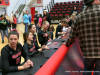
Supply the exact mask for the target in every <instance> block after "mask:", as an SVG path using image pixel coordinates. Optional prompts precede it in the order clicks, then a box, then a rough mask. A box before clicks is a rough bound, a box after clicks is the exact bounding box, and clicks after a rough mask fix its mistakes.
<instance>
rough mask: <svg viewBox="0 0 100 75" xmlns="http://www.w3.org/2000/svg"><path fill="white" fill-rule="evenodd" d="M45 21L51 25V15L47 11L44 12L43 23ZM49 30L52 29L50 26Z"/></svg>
mask: <svg viewBox="0 0 100 75" xmlns="http://www.w3.org/2000/svg"><path fill="white" fill-rule="evenodd" d="M44 21H48V22H49V24H50V25H51V16H50V15H49V13H47V11H46V10H44V12H43V22H44ZM49 28H50V26H49ZM49 28H48V30H49Z"/></svg>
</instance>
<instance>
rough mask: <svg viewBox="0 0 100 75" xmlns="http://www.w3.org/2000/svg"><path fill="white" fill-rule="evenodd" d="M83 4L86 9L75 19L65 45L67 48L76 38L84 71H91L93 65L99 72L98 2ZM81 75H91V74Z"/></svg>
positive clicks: (99, 73)
mask: <svg viewBox="0 0 100 75" xmlns="http://www.w3.org/2000/svg"><path fill="white" fill-rule="evenodd" d="M84 3H85V5H86V6H87V8H86V9H85V10H84V11H83V12H81V13H79V14H78V15H77V17H76V18H75V20H74V23H73V24H72V26H71V32H70V35H69V37H68V39H67V40H66V42H65V45H66V46H67V47H69V46H70V45H71V44H73V42H75V38H77V37H78V38H79V44H80V48H81V50H82V52H83V57H84V58H85V59H84V71H92V70H93V67H94V64H95V67H94V71H100V6H99V4H100V1H99V0H84ZM83 75H91V72H84V73H83ZM94 75H100V72H94Z"/></svg>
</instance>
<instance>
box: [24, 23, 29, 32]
mask: <svg viewBox="0 0 100 75" xmlns="http://www.w3.org/2000/svg"><path fill="white" fill-rule="evenodd" d="M24 25H25V32H27V31H28V26H27V25H28V23H24Z"/></svg>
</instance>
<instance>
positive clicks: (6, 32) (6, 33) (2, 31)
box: [1, 30, 8, 41]
mask: <svg viewBox="0 0 100 75" xmlns="http://www.w3.org/2000/svg"><path fill="white" fill-rule="evenodd" d="M4 33H5V35H6V36H7V38H8V30H1V36H2V41H4Z"/></svg>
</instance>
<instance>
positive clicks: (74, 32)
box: [65, 20, 78, 47]
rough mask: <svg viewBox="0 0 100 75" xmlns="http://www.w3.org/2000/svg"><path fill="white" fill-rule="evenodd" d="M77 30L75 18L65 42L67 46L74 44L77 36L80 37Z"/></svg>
mask: <svg viewBox="0 0 100 75" xmlns="http://www.w3.org/2000/svg"><path fill="white" fill-rule="evenodd" d="M77 31H78V28H77V23H76V20H74V22H73V23H72V26H71V31H70V34H69V37H68V39H67V40H66V42H65V43H66V46H67V47H69V46H70V45H72V44H73V43H74V42H75V38H77V37H78V32H77Z"/></svg>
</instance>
